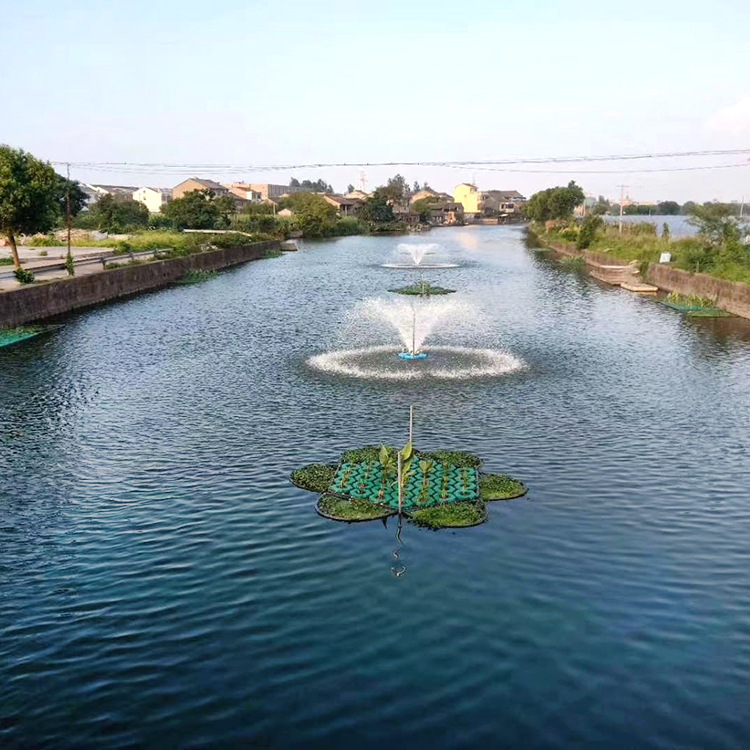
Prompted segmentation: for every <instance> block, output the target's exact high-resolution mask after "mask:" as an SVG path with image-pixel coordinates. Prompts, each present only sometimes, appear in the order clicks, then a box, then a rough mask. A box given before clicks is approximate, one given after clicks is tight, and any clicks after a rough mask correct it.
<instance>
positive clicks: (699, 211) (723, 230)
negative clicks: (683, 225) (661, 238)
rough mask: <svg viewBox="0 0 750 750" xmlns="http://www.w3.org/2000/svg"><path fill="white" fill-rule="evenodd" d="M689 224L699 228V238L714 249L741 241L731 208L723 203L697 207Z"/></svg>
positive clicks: (691, 215) (705, 204)
mask: <svg viewBox="0 0 750 750" xmlns="http://www.w3.org/2000/svg"><path fill="white" fill-rule="evenodd" d="M688 222H689V223H690V224H692V225H693V226H694V227H696V228H697V230H698V236H699V237H700V238H701V239H702V240H704V241H705V242H706V243H707V244H708V245H710V246H711V247H713V248H716V249H718V248H721V247H723V246H725V245H726V244H727V243H730V244H731V243H739V241H740V229H739V227H738V226H737V221H736V220H735V217H734V210H733V209H732V207H731V206H727V205H725V204H722V203H704V204H703V205H702V206H695V207H694V208H693V210H692V212H691V214H690V218H689V219H688Z"/></svg>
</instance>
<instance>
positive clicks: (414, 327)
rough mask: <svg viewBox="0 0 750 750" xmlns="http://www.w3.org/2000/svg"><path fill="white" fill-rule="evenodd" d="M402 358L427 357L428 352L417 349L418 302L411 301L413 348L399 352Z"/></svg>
mask: <svg viewBox="0 0 750 750" xmlns="http://www.w3.org/2000/svg"><path fill="white" fill-rule="evenodd" d="M398 356H399V357H401V359H427V352H418V351H417V303H416V302H412V303H411V349H410V350H409V351H407V352H399V355H398Z"/></svg>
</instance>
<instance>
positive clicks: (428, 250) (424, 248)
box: [396, 242, 440, 266]
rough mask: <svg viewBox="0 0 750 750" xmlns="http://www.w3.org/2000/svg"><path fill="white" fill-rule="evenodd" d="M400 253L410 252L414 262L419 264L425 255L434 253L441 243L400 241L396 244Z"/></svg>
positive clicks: (416, 264)
mask: <svg viewBox="0 0 750 750" xmlns="http://www.w3.org/2000/svg"><path fill="white" fill-rule="evenodd" d="M396 249H397V250H398V252H399V253H408V254H409V255H411V260H412V263H413V264H414V265H415V266H418V265H420V264H421V263H422V261H423V260H424V256H425V255H428V254H429V255H433V254H434V253H435V252H436V251H437V250H439V249H440V245H438V244H436V243H435V242H428V243H419V244H417V243H416V242H399V244H398V245H397V246H396Z"/></svg>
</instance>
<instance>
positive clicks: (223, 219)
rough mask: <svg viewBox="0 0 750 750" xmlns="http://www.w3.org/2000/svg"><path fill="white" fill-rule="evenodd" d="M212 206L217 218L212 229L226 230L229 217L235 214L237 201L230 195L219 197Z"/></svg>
mask: <svg viewBox="0 0 750 750" xmlns="http://www.w3.org/2000/svg"><path fill="white" fill-rule="evenodd" d="M214 205H215V206H216V211H217V212H218V214H219V218H218V219H217V220H216V222H215V223H214V226H213V229H227V228H228V227H229V225H230V220H229V217H230V216H231V215H232V214H236V213H237V201H236V200H235V199H234V197H232V196H231V195H220V196H219V197H218V198H215V199H214Z"/></svg>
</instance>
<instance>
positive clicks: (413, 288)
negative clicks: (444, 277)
mask: <svg viewBox="0 0 750 750" xmlns="http://www.w3.org/2000/svg"><path fill="white" fill-rule="evenodd" d="M388 291H389V292H393V293H394V294H407V295H412V296H415V297H432V296H435V295H442V294H454V293H455V291H456V290H455V289H446V288H445V287H442V286H432V285H431V284H430V283H429V282H427V281H420V282H418V283H416V284H409V285H408V286H402V287H400V288H399V289H389V290H388Z"/></svg>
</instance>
